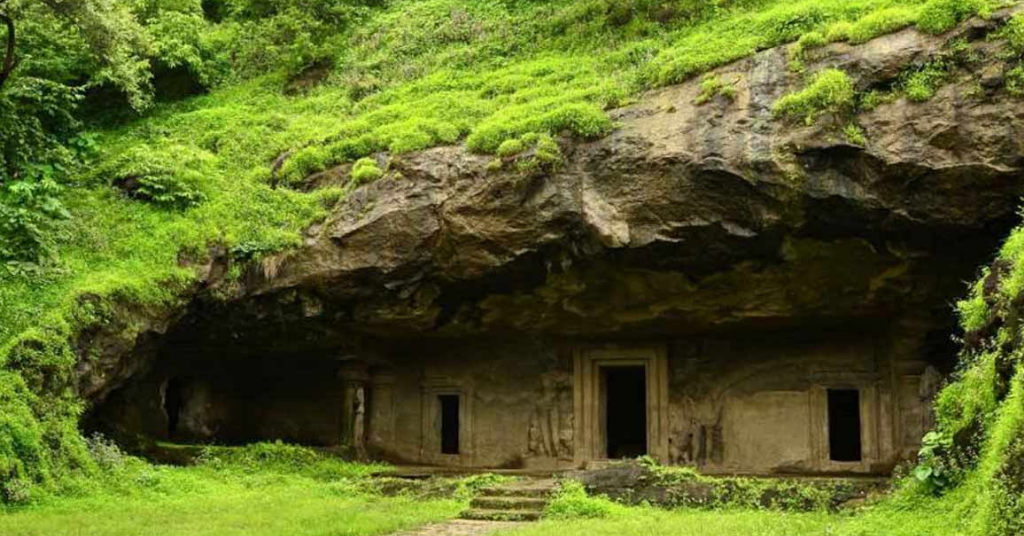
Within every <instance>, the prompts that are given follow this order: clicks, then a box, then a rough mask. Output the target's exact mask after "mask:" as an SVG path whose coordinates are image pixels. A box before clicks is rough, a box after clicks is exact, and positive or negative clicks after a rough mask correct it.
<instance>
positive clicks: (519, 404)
mask: <svg viewBox="0 0 1024 536" xmlns="http://www.w3.org/2000/svg"><path fill="white" fill-rule="evenodd" d="M891 333H899V340H895V337H894V336H893V335H891ZM911 334H912V331H908V330H907V329H906V327H905V326H903V328H902V329H898V330H897V329H893V328H892V327H890V326H853V327H851V326H844V327H842V328H841V329H840V328H835V329H826V328H820V327H819V328H815V329H813V330H801V329H796V328H785V329H783V328H779V329H766V330H756V331H748V332H744V333H723V334H712V335H706V336H690V337H686V338H680V339H674V340H669V339H665V338H660V339H654V340H651V339H645V340H638V341H631V342H620V343H595V342H592V341H587V342H580V341H567V340H551V339H546V338H532V337H530V336H522V337H518V338H509V337H503V338H469V339H464V340H454V341H453V340H433V341H431V340H421V341H416V342H415V343H409V342H405V343H389V344H383V343H382V344H378V345H377V346H376V347H375V348H374V349H373V350H365V351H364V353H363V354H362V355H359V354H352V355H342V356H338V355H334V356H329V355H324V356H305V357H298V356H275V357H270V356H264V357H253V356H211V355H203V354H202V353H196V355H189V351H188V349H187V348H186V349H183V348H177V349H167V350H165V351H164V354H163V356H162V357H161V358H160V359H159V360H158V361H157V365H156V366H154V367H153V368H152V370H151V371H150V372H149V373H148V374H147V375H145V376H144V377H143V378H142V379H141V380H140V381H137V382H134V383H131V384H129V385H128V386H127V387H126V388H124V389H122V390H121V391H119V392H116V393H115V394H114V395H113V396H111V397H110V398H108V400H107V401H106V402H105V403H104V404H103V405H101V406H100V407H99V408H98V409H97V410H96V411H95V412H94V415H93V420H94V421H95V422H97V423H100V426H99V427H101V428H105V429H106V430H117V431H120V432H121V433H122V434H123V433H125V432H128V433H135V434H144V435H146V436H149V437H153V438H158V439H172V440H176V441H215V442H221V443H237V442H244V441H251V440H258V439H266V440H276V439H281V440H285V441H292V442H298V443H305V444H313V445H336V444H339V443H344V444H347V445H350V446H354V447H356V448H355V451H356V453H357V454H360V455H363V454H366V455H369V456H372V457H378V458H384V459H388V460H392V461H396V462H402V463H416V464H432V465H454V466H468V467H506V468H534V469H542V468H543V469H556V468H569V467H578V466H580V465H584V464H587V463H588V462H592V461H594V460H595V459H600V458H603V457H604V455H603V452H604V450H603V449H604V444H605V443H604V439H603V437H602V436H601V434H602V433H603V422H601V417H599V415H603V414H602V413H600V411H603V410H602V409H600V408H601V406H600V404H602V403H603V402H602V401H601V398H600V397H601V396H602V395H601V387H600V385H599V379H594V378H588V377H587V374H596V373H597V372H596V371H597V370H598V369H599V368H600V367H599V366H596V365H595V366H592V367H589V368H588V367H587V366H584V365H581V363H584V362H585V360H586V359H588V358H587V357H586V356H590V355H597V356H599V358H596V359H598V360H597V361H594V363H602V362H605V361H602V360H607V359H613V358H616V357H620V356H621V357H623V358H627V359H634V360H635V359H639V358H640V357H642V356H644V355H647V354H645V352H651V353H650V355H652V356H664V359H663V360H661V358H660V357H659V358H658V359H659V360H658V361H650V363H651V365H649V367H655V368H651V369H650V370H651V372H650V373H649V375H648V381H647V384H648V385H647V389H648V391H649V393H654V391H656V390H657V387H656V385H658V383H659V382H663V384H664V386H665V388H666V389H665V391H666V392H665V393H664V398H659V396H661V395H658V396H655V394H656V393H655V394H652V395H651V396H650V397H649V398H648V415H647V425H648V429H649V430H650V432H649V441H648V451H649V452H650V453H651V454H652V455H655V456H656V457H659V458H661V459H662V460H663V461H664V462H666V463H673V464H678V465H692V466H696V467H698V468H700V469H701V470H702V471H703V472H706V473H745V474H788V473H821V472H862V473H885V472H888V471H889V470H891V468H892V466H893V464H894V463H895V462H896V461H897V460H898V459H899V458H900V457H903V456H906V455H908V454H909V453H912V452H913V451H914V450H915V449H916V446H917V443H918V442H919V440H920V437H921V435H922V433H923V430H924V429H925V427H926V426H927V422H926V420H927V415H928V414H929V413H930V411H929V410H928V409H927V401H928V400H927V399H928V396H929V394H930V393H929V391H928V390H927V389H925V388H923V385H927V384H930V383H931V382H933V381H934V380H933V378H931V376H930V374H932V372H931V371H933V370H934V369H931V368H929V367H928V366H927V364H926V361H924V360H922V359H920V357H921V356H920V355H919V354H920V344H921V341H920V340H918V339H915V338H914V337H913V336H911ZM915 349H916V350H917V351H916V352H915ZM593 352H596V353H593ZM630 362H631V363H632V362H633V361H630ZM637 363H643V361H642V360H641V361H637ZM654 363H664V365H663V366H664V369H663V370H661V369H657V367H658V366H662V365H654ZM936 374H937V373H936ZM588 382H589V383H588ZM595 382H596V383H595ZM584 385H586V386H588V387H582V386H584ZM587 389H590V390H591V392H590V393H589V394H587V393H586V392H585V391H587ZM828 389H856V390H858V392H859V395H860V406H859V409H860V419H861V420H860V430H861V432H860V437H861V442H862V447H861V448H862V460H861V461H857V462H835V461H831V460H830V456H829V446H828V445H829V444H828V426H829V424H828V411H827V392H828ZM175 390H176V391H177V392H176V394H172V393H171V391H175ZM441 396H450V397H457V398H458V404H459V425H458V428H459V430H458V432H459V433H458V435H459V449H458V453H442V449H441V426H442V423H441V409H440V407H441V406H440V398H439V397H441ZM169 397H171V398H169ZM173 397H177V398H180V401H179V402H173V401H171V400H172V398H173ZM175 404H176V405H175ZM588 404H592V405H593V412H591V413H587V412H588V411H589V410H586V409H585V407H587V405H588ZM170 412H176V416H175V417H171V416H170ZM172 421H174V422H173V423H172ZM580 423H583V424H582V425H581V424H580Z"/></svg>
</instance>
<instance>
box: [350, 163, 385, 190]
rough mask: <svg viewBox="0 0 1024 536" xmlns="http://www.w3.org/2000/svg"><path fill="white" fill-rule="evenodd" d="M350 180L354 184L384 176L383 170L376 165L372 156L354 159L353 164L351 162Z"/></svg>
mask: <svg viewBox="0 0 1024 536" xmlns="http://www.w3.org/2000/svg"><path fill="white" fill-rule="evenodd" d="M351 175H352V180H353V181H354V182H355V183H356V184H362V183H366V182H372V181H375V180H377V179H379V178H381V177H383V176H384V171H382V170H381V169H380V167H379V166H378V165H377V161H376V160H375V159H373V158H370V157H366V158H360V159H359V160H356V162H355V164H352V172H351Z"/></svg>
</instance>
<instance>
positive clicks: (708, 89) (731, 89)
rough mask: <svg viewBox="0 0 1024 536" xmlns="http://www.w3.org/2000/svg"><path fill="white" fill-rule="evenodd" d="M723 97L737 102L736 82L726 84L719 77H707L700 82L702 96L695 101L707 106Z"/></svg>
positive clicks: (698, 96)
mask: <svg viewBox="0 0 1024 536" xmlns="http://www.w3.org/2000/svg"><path fill="white" fill-rule="evenodd" d="M719 95H721V96H722V97H725V98H726V99H728V100H729V101H733V100H736V82H735V81H734V82H732V83H728V84H727V83H725V82H722V79H721V78H719V77H718V75H714V74H712V75H708V76H705V77H704V78H703V79H702V80H701V82H700V94H699V95H697V98H696V99H695V100H694V103H695V104H697V105H698V106H699V105H702V104H706V103H708V102H710V101H711V99H714V98H715V97H717V96H719Z"/></svg>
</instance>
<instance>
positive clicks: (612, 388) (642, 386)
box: [601, 366, 647, 459]
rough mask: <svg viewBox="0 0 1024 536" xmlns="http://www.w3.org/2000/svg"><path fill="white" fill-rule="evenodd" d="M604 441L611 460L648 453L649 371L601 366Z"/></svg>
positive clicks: (634, 367)
mask: <svg viewBox="0 0 1024 536" xmlns="http://www.w3.org/2000/svg"><path fill="white" fill-rule="evenodd" d="M601 377H602V383H603V385H604V400H603V402H604V404H603V405H604V413H605V419H604V424H605V439H606V447H607V453H608V454H607V455H608V458H609V459H620V458H636V457H637V456H643V455H644V454H647V370H646V367H643V366H610V367H601Z"/></svg>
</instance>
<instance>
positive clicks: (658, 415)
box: [573, 345, 668, 465]
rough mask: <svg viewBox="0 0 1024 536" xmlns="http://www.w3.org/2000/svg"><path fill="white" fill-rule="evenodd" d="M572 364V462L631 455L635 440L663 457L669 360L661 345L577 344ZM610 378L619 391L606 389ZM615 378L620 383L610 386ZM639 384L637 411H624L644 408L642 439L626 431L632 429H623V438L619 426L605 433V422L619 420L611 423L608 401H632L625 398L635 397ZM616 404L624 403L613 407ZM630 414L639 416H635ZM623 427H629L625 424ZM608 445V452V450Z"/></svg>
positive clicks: (643, 447) (629, 403) (666, 434)
mask: <svg viewBox="0 0 1024 536" xmlns="http://www.w3.org/2000/svg"><path fill="white" fill-rule="evenodd" d="M574 368H575V370H574V377H573V395H574V404H573V405H574V409H575V422H576V423H577V431H578V442H577V445H576V449H575V453H576V456H575V462H576V464H577V465H584V464H586V463H587V462H591V461H601V460H607V459H609V458H610V457H619V456H622V455H626V456H631V455H632V454H633V453H634V451H636V450H637V448H638V444H639V446H640V448H642V449H643V450H645V451H646V453H647V454H649V455H651V456H653V457H654V458H656V459H658V460H660V461H663V462H667V461H668V359H667V357H666V352H665V348H664V347H661V346H641V347H637V346H616V345H606V346H593V347H584V348H579V349H577V351H576V356H575V367H574ZM637 376H641V377H642V383H643V385H642V387H640V386H639V385H638V383H639V382H640V381H641V378H638V377H637ZM610 381H611V383H612V384H613V385H611V388H612V389H613V390H617V391H619V395H618V396H617V395H616V394H615V393H614V392H612V391H610V390H609V387H610V386H609V383H610ZM615 383H618V384H619V385H618V386H615V385H614V384H615ZM638 388H639V389H642V393H641V394H640V396H642V397H643V402H642V410H641V409H636V410H630V409H626V411H627V412H635V411H642V412H643V415H642V417H643V421H644V424H645V427H646V434H645V435H646V441H645V442H640V441H635V440H633V441H630V440H629V437H628V436H630V435H632V434H633V433H634V432H633V431H630V430H628V429H627V430H626V431H625V434H626V436H627V437H626V441H625V443H623V437H622V435H621V434H622V433H623V431H622V430H612V432H613V433H615V434H618V435H619V437H610V436H609V425H611V426H612V427H613V428H614V427H616V426H622V423H621V421H619V423H618V424H616V423H613V422H612V420H611V419H610V418H609V417H614V416H615V413H614V411H612V412H610V411H609V407H608V404H609V403H611V404H626V405H633V404H635V402H632V403H631V402H630V399H632V398H633V397H635V396H637V392H636V391H637V389H638ZM609 393H611V397H609ZM623 395H624V396H623ZM621 409H623V408H612V410H621ZM620 417H621V415H620ZM634 417H637V418H639V417H638V416H636V415H634ZM627 418H628V416H627ZM625 426H626V428H628V426H629V425H625ZM610 439H611V440H612V441H610ZM641 443H645V444H641ZM609 448H611V449H612V450H613V452H609Z"/></svg>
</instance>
